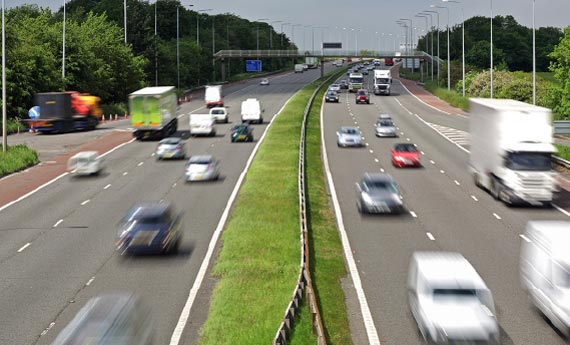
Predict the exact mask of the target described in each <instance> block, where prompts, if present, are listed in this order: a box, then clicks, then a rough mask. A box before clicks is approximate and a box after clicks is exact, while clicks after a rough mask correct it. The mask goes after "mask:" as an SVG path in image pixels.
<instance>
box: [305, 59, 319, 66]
mask: <svg viewBox="0 0 570 345" xmlns="http://www.w3.org/2000/svg"><path fill="white" fill-rule="evenodd" d="M305 64H306V65H307V67H308V68H311V69H313V68H317V67H319V65H320V61H319V58H316V57H310V56H309V57H306V58H305Z"/></svg>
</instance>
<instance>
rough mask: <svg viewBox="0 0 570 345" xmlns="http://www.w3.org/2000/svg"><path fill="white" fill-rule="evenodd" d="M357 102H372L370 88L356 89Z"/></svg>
mask: <svg viewBox="0 0 570 345" xmlns="http://www.w3.org/2000/svg"><path fill="white" fill-rule="evenodd" d="M355 102H356V104H358V103H366V104H370V94H369V93H368V90H366V89H360V90H358V91H356V99H355Z"/></svg>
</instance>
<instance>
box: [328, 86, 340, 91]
mask: <svg viewBox="0 0 570 345" xmlns="http://www.w3.org/2000/svg"><path fill="white" fill-rule="evenodd" d="M329 91H334V92H340V84H331V85H330V86H329Z"/></svg>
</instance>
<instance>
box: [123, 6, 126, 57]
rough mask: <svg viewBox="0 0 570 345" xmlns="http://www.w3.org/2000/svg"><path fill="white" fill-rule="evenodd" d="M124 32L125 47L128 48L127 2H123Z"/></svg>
mask: <svg viewBox="0 0 570 345" xmlns="http://www.w3.org/2000/svg"><path fill="white" fill-rule="evenodd" d="M123 18H124V21H123V26H124V28H123V31H124V35H125V46H127V0H124V1H123Z"/></svg>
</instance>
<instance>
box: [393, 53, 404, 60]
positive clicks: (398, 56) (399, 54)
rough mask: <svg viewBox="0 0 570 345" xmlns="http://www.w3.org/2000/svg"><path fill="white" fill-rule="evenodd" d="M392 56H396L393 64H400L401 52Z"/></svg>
mask: <svg viewBox="0 0 570 345" xmlns="http://www.w3.org/2000/svg"><path fill="white" fill-rule="evenodd" d="M394 56H396V58H395V59H394V62H400V61H402V58H400V56H402V53H401V52H395V53H394Z"/></svg>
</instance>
